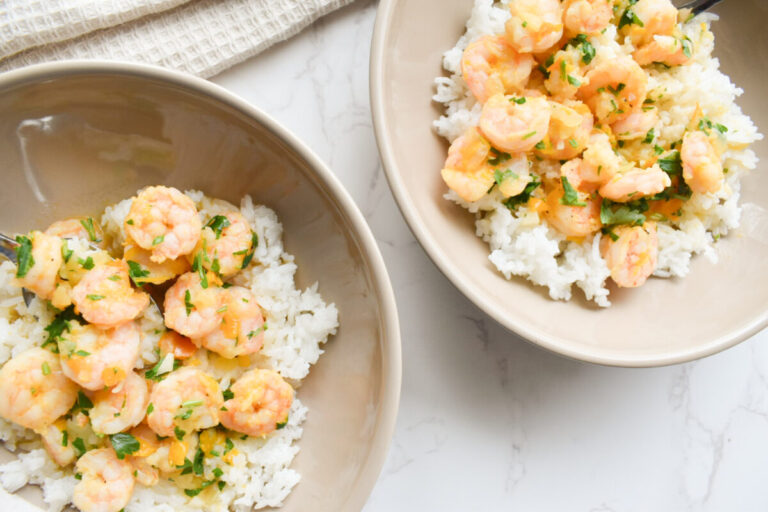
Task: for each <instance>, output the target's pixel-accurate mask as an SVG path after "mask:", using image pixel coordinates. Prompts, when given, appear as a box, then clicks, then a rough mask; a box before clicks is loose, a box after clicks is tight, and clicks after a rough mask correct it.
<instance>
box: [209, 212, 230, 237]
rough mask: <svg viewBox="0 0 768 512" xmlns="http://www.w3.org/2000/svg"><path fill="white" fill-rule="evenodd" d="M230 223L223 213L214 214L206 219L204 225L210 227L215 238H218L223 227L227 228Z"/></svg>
mask: <svg viewBox="0 0 768 512" xmlns="http://www.w3.org/2000/svg"><path fill="white" fill-rule="evenodd" d="M230 225H231V222H229V219H228V218H226V217H225V216H223V215H216V216H214V217H212V218H211V220H209V221H208V223H207V224H206V225H205V227H207V228H211V231H213V233H214V234H215V235H216V240H218V239H219V238H221V232H222V231H224V228H227V227H229V226H230Z"/></svg>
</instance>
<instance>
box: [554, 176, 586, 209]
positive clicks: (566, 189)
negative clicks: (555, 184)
mask: <svg viewBox="0 0 768 512" xmlns="http://www.w3.org/2000/svg"><path fill="white" fill-rule="evenodd" d="M560 180H561V181H562V183H563V197H561V198H560V204H563V205H566V206H587V203H585V202H584V201H579V194H578V192H576V189H575V188H573V186H572V185H571V183H570V182H569V181H568V178H566V177H565V176H561V177H560Z"/></svg>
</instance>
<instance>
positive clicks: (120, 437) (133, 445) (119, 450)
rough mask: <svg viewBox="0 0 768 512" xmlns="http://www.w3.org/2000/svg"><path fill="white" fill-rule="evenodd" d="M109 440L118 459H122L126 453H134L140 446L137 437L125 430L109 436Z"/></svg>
mask: <svg viewBox="0 0 768 512" xmlns="http://www.w3.org/2000/svg"><path fill="white" fill-rule="evenodd" d="M109 441H110V442H111V443H112V448H114V450H115V455H117V458H118V459H120V460H122V459H124V458H125V456H126V455H131V454H132V453H136V452H137V451H139V448H140V447H141V445H140V444H139V440H138V439H136V438H135V437H133V436H132V435H131V434H127V433H125V432H123V433H120V434H113V435H111V436H109Z"/></svg>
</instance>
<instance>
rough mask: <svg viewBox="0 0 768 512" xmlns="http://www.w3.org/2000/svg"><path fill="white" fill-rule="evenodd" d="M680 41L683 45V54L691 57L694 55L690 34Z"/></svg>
mask: <svg viewBox="0 0 768 512" xmlns="http://www.w3.org/2000/svg"><path fill="white" fill-rule="evenodd" d="M680 42H681V43H682V45H683V55H685V56H686V57H688V58H689V59H690V58H691V57H692V56H693V49H692V48H693V43H692V42H691V40H690V39H689V38H688V36H684V37H683V38H682V39H681V40H680Z"/></svg>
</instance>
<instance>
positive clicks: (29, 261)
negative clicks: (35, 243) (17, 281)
mask: <svg viewBox="0 0 768 512" xmlns="http://www.w3.org/2000/svg"><path fill="white" fill-rule="evenodd" d="M16 242H17V243H18V244H19V245H18V247H16V277H24V276H26V275H27V272H29V269H30V268H32V267H33V266H34V264H35V258H34V257H32V240H30V239H29V237H26V236H23V235H19V236H17V237H16Z"/></svg>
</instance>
